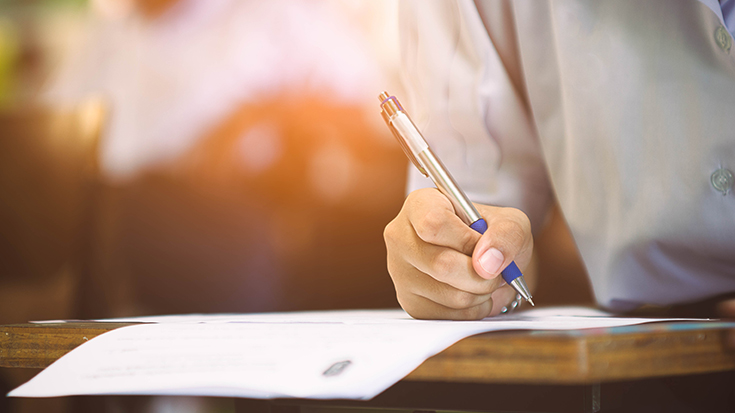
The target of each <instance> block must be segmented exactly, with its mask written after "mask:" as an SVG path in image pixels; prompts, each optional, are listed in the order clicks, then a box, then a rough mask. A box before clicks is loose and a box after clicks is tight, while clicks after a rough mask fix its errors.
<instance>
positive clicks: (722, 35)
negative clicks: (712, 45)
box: [715, 26, 732, 53]
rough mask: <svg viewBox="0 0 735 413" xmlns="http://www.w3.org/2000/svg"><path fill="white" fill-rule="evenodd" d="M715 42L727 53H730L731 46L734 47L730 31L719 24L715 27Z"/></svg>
mask: <svg viewBox="0 0 735 413" xmlns="http://www.w3.org/2000/svg"><path fill="white" fill-rule="evenodd" d="M715 42H717V45H718V46H720V49H722V50H723V51H724V52H725V53H730V47H732V37H730V33H729V32H728V31H727V29H725V26H719V27H718V28H717V29H715Z"/></svg>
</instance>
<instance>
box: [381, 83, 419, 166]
mask: <svg viewBox="0 0 735 413" xmlns="http://www.w3.org/2000/svg"><path fill="white" fill-rule="evenodd" d="M380 100H381V103H380V109H381V112H380V114H381V115H382V116H383V120H384V121H385V124H386V125H388V129H390V131H391V132H393V136H395V138H396V140H397V141H398V143H399V144H400V145H401V149H403V152H404V153H405V154H406V156H407V157H408V159H409V160H411V163H413V165H414V166H415V167H416V169H418V170H419V172H421V174H422V175H424V176H425V177H428V176H429V174H428V173H427V172H426V169H424V167H423V166H422V165H421V162H419V160H418V158H416V155H415V154H414V153H413V151H411V148H410V147H409V146H408V143H407V142H406V139H405V138H404V137H403V136H402V135H401V133H400V132H398V130H397V129H396V128H395V127H394V126H393V123H392V122H391V114H395V113H397V112H403V114H404V115H406V116H408V114H407V113H406V112H405V111H404V110H403V107H402V106H401V104H400V103H398V99H396V97H395V96H388V93H387V92H383V93H382V94H381V95H380ZM388 112H391V114H389V113H388Z"/></svg>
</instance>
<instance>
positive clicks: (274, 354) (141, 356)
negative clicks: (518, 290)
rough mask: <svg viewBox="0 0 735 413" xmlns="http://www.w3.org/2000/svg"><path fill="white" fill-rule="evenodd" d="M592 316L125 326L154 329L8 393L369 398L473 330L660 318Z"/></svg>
mask: <svg viewBox="0 0 735 413" xmlns="http://www.w3.org/2000/svg"><path fill="white" fill-rule="evenodd" d="M588 311H589V310H586V311H585V312H584V313H579V312H574V311H570V310H568V309H567V310H564V311H563V312H559V311H558V310H557V312H549V310H540V311H538V312H534V311H527V312H524V313H519V314H518V315H511V316H503V317H495V318H489V319H485V320H482V321H475V322H457V321H421V320H414V319H412V318H411V317H409V316H408V315H407V314H406V313H405V312H403V311H402V310H365V311H325V312H303V313H271V314H247V315H244V314H229V315H210V316H208V315H190V316H164V317H145V318H136V319H124V320H128V321H148V322H149V324H141V325H136V326H130V327H124V328H120V329H117V330H114V331H111V332H108V333H105V334H102V335H100V336H98V337H96V338H94V339H92V340H90V341H89V342H87V343H85V344H83V345H81V346H79V347H77V348H76V349H74V350H73V351H71V352H70V353H68V354H67V355H65V356H64V357H62V358H61V359H59V360H57V361H56V362H55V363H54V364H52V365H51V366H49V367H48V368H46V369H45V370H44V371H42V372H41V373H40V374H38V375H37V376H36V377H34V378H33V379H32V380H30V381H29V382H28V383H26V384H24V385H22V386H20V387H19V388H17V389H15V390H13V391H12V392H10V394H9V396H19V397H54V396H64V395H83V394H88V395H89V394H157V395H201V396H234V397H254V398H274V397H300V398H345V399H370V398H372V397H374V396H375V395H377V394H378V393H380V392H382V391H383V390H385V389H386V388H388V387H390V386H391V385H392V384H394V383H395V382H397V381H398V380H400V379H401V378H403V377H405V376H406V375H407V374H408V373H410V372H411V371H412V370H413V369H415V368H416V367H418V366H419V365H420V364H421V363H422V362H423V361H424V360H426V359H427V358H429V357H431V356H432V355H434V354H436V353H438V352H440V351H442V350H444V349H445V348H447V347H449V346H450V345H452V344H453V343H454V342H456V341H458V340H460V339H462V338H464V337H467V336H470V335H474V334H477V333H482V332H489V331H498V330H517V329H533V330H570V329H582V328H594V327H613V326H623V325H633V324H640V323H645V322H649V321H661V320H658V319H657V320H652V319H642V318H616V317H610V316H608V315H606V314H605V313H601V312H593V313H590V312H588ZM577 314H582V315H577ZM114 321H121V319H116V320H114Z"/></svg>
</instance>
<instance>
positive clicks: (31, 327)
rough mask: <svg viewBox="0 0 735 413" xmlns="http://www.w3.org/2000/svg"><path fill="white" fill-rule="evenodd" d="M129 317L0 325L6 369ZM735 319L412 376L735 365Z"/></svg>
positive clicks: (609, 373) (427, 365) (507, 341)
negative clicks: (731, 338)
mask: <svg viewBox="0 0 735 413" xmlns="http://www.w3.org/2000/svg"><path fill="white" fill-rule="evenodd" d="M127 325H131V324H129V323H99V322H73V323H68V322H67V323H54V324H13V325H3V326H0V367H14V368H43V367H46V366H48V365H49V364H51V363H52V362H54V361H55V360H56V359H58V358H59V357H61V356H63V355H64V354H66V353H67V352H69V351H71V350H72V349H73V348H75V347H77V346H78V345H80V344H82V343H84V342H85V341H87V340H90V339H92V338H93V337H95V336H97V335H100V334H102V333H105V332H107V331H110V330H113V329H116V328H120V327H124V326H127ZM734 326H735V323H721V322H709V323H691V322H677V323H655V324H645V325H638V326H629V327H613V328H604V329H590V330H577V331H561V332H528V331H513V332H494V333H486V334H480V335H476V336H473V337H468V338H466V339H463V340H461V341H459V342H458V343H456V344H454V345H452V346H451V347H449V348H448V349H446V350H445V351H443V352H441V353H439V354H437V355H436V356H434V357H431V358H430V359H428V360H427V361H426V362H424V363H423V364H422V365H421V366H420V367H419V368H417V369H416V370H414V371H413V372H412V373H411V374H410V375H409V376H408V377H407V378H406V380H412V381H428V382H431V381H443V382H448V381H449V382H465V383H519V384H520V383H525V384H588V383H601V382H608V381H617V380H634V379H640V378H649V377H661V376H677V375H690V374H697V373H712V372H719V371H726V370H735V351H732V350H729V349H728V348H727V347H726V346H725V334H726V333H727V328H728V327H729V328H734Z"/></svg>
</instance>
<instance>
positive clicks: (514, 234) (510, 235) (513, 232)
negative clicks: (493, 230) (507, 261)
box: [497, 220, 528, 248]
mask: <svg viewBox="0 0 735 413" xmlns="http://www.w3.org/2000/svg"><path fill="white" fill-rule="evenodd" d="M497 232H498V234H499V235H501V237H502V239H503V241H504V242H506V243H508V244H510V246H513V247H515V248H520V247H521V246H523V245H525V243H526V238H527V236H526V234H528V232H527V228H526V227H525V226H524V225H523V224H521V223H519V222H517V221H515V220H505V221H503V222H502V223H500V224H499V225H498V228H497Z"/></svg>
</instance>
